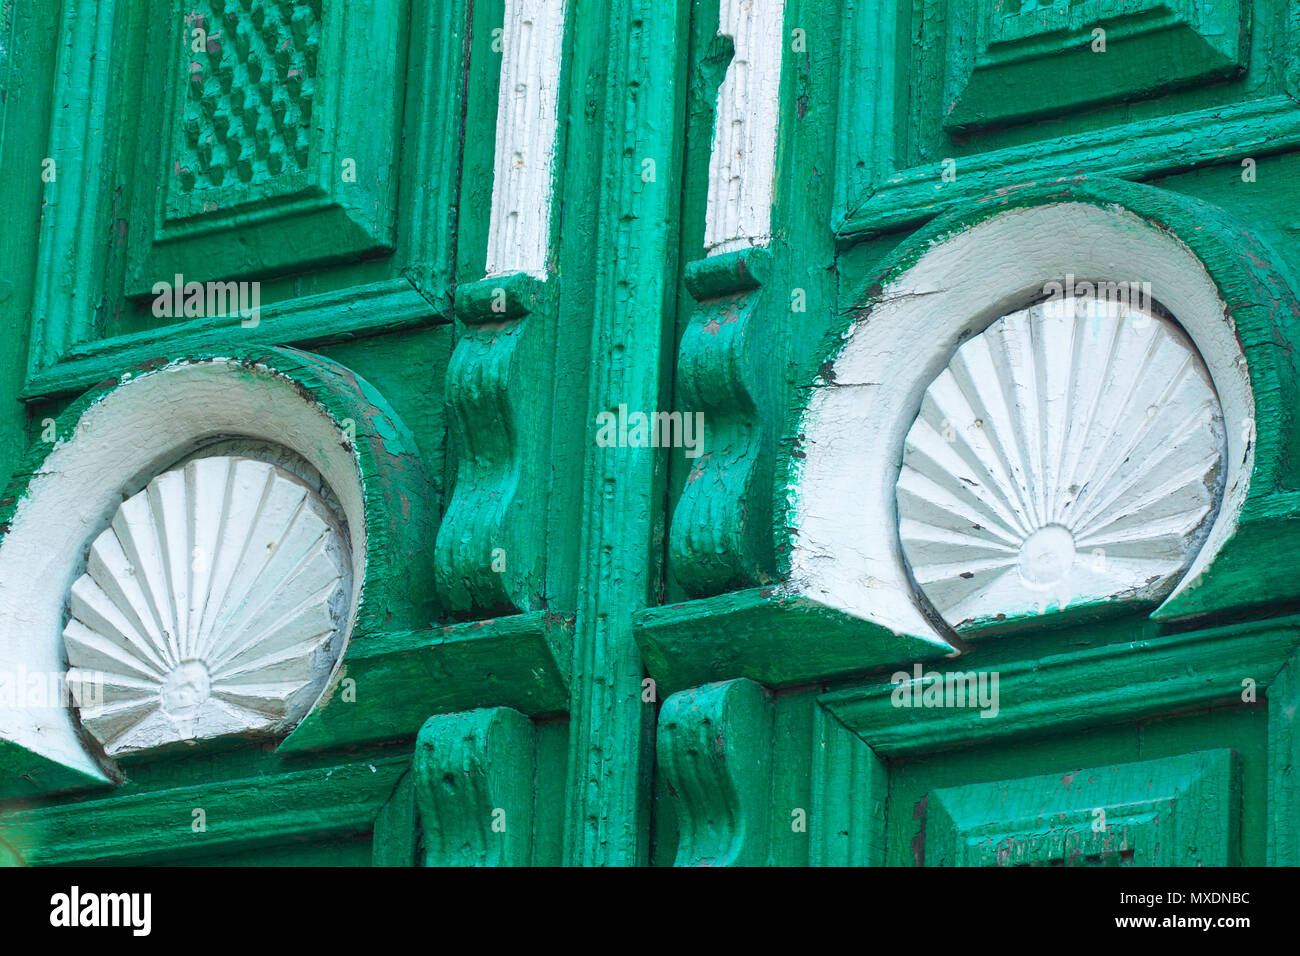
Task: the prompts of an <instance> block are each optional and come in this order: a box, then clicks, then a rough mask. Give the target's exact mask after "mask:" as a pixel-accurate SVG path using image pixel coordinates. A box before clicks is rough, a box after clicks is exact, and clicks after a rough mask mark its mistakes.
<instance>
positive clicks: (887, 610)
mask: <svg viewBox="0 0 1300 956" xmlns="http://www.w3.org/2000/svg"><path fill="white" fill-rule="evenodd" d="M1068 275H1074V276H1080V277H1090V278H1103V279H1113V280H1115V281H1120V280H1130V281H1138V282H1149V283H1150V284H1151V285H1150V288H1151V294H1152V298H1154V299H1155V300H1156V301H1158V302H1160V303H1161V304H1162V305H1163V306H1164V307H1165V308H1166V309H1167V310H1168V311H1169V312H1170V313H1171V314H1172V315H1173V316H1174V317H1175V318H1176V319H1177V320H1178V322H1179V324H1180V325H1181V326H1182V328H1183V330H1184V331H1185V332H1186V333H1187V334H1188V335H1189V336H1190V338H1191V339H1192V341H1193V343H1194V344H1195V346H1196V349H1197V351H1198V352H1199V353H1200V355H1201V357H1202V359H1203V360H1204V362H1205V365H1206V368H1207V370H1208V371H1209V374H1210V378H1211V379H1212V381H1213V383H1214V388H1215V391H1216V393H1217V395H1218V398H1219V404H1220V406H1221V408H1222V413H1223V419H1224V420H1225V421H1226V422H1227V423H1228V425H1229V427H1228V428H1227V429H1226V431H1227V435H1226V440H1227V454H1226V457H1225V459H1224V461H1225V469H1224V471H1225V474H1224V486H1223V487H1224V491H1223V496H1222V501H1221V504H1220V507H1219V511H1218V514H1217V516H1216V517H1215V519H1214V522H1213V524H1212V526H1211V528H1210V531H1209V533H1208V535H1207V537H1206V539H1205V542H1204V544H1203V545H1202V546H1201V549H1200V551H1199V552H1198V553H1197V556H1196V558H1195V559H1194V561H1193V562H1192V565H1191V567H1190V568H1188V570H1187V572H1186V573H1185V574H1184V575H1183V577H1182V578H1181V579H1180V581H1179V583H1178V584H1177V585H1176V586H1175V588H1174V590H1173V591H1172V592H1171V595H1170V598H1172V597H1174V596H1176V595H1178V593H1179V592H1180V591H1181V590H1182V589H1183V588H1185V587H1187V586H1188V585H1189V583H1190V582H1192V581H1194V580H1195V579H1196V576H1197V575H1198V574H1199V573H1200V570H1201V569H1202V568H1204V567H1205V566H1207V565H1208V563H1209V562H1210V561H1212V560H1213V558H1214V556H1215V555H1216V554H1217V553H1218V551H1219V549H1220V548H1221V547H1222V546H1223V544H1224V542H1225V541H1226V540H1227V539H1228V537H1229V536H1230V535H1231V533H1232V531H1233V529H1234V528H1235V527H1236V523H1237V520H1238V517H1239V515H1240V513H1241V507H1242V504H1243V502H1244V501H1245V498H1246V493H1247V490H1248V486H1249V481H1250V475H1251V470H1252V468H1253V466H1254V447H1253V444H1252V443H1248V442H1247V441H1246V436H1245V435H1244V434H1243V430H1242V429H1241V428H1240V427H1238V426H1237V423H1240V422H1244V421H1253V420H1254V417H1255V416H1254V407H1255V406H1254V397H1253V395H1252V393H1251V388H1250V376H1249V368H1248V366H1247V362H1246V358H1245V356H1244V355H1243V354H1242V352H1241V347H1240V344H1239V343H1238V341H1237V337H1236V333H1235V331H1234V329H1233V325H1232V319H1231V316H1230V315H1229V313H1228V310H1227V307H1226V305H1225V304H1224V302H1223V301H1222V300H1221V299H1220V297H1219V295H1218V291H1217V289H1216V287H1215V284H1214V281H1213V280H1212V279H1211V278H1210V276H1209V274H1208V273H1207V272H1206V270H1205V267H1204V266H1203V265H1202V264H1201V262H1200V261H1199V260H1198V259H1197V258H1196V257H1195V256H1194V255H1193V254H1192V253H1191V251H1190V250H1189V249H1188V248H1187V247H1186V246H1185V245H1184V244H1183V243H1181V242H1179V241H1178V239H1177V238H1176V237H1175V236H1172V235H1170V234H1169V233H1168V232H1165V231H1163V230H1161V229H1159V228H1157V227H1156V226H1154V225H1152V224H1151V223H1149V222H1147V221H1145V220H1143V219H1141V218H1140V217H1138V216H1136V215H1134V214H1132V213H1130V212H1128V211H1126V210H1123V209H1121V208H1119V207H1114V206H1108V207H1101V206H1096V205H1092V204H1089V203H1077V202H1063V203H1057V204H1048V205H1042V206H1035V207H1029V208H1020V209H1013V210H1008V211H1006V212H1003V213H1000V214H998V215H995V216H993V217H991V218H989V219H985V220H983V221H982V222H980V223H978V224H976V225H974V226H972V227H970V228H967V229H965V230H962V231H960V232H957V233H954V234H953V235H951V236H949V237H947V238H945V239H944V240H943V241H941V242H936V243H935V244H934V245H932V246H931V247H930V248H929V249H928V250H927V251H926V252H925V253H924V254H923V255H921V257H920V258H919V259H918V260H917V261H916V263H915V264H914V265H913V266H911V267H910V268H909V269H907V270H906V271H905V272H903V273H901V274H899V275H898V276H897V277H896V278H894V279H893V280H892V281H890V282H889V283H888V284H887V286H886V287H885V288H884V289H883V290H882V293H881V295H880V297H879V299H878V301H877V303H876V304H875V306H874V307H873V308H871V309H870V310H869V312H866V313H864V314H863V315H862V316H860V317H859V319H858V321H857V322H855V323H854V325H853V326H852V327H851V328H850V330H849V331H848V332H847V333H846V335H845V338H844V342H843V344H842V346H841V347H840V350H839V352H838V354H837V355H836V356H835V357H834V359H833V361H832V362H831V363H830V367H829V369H828V371H827V372H825V373H823V374H822V375H821V377H820V378H819V380H818V382H817V383H816V385H817V387H815V388H814V389H813V394H812V396H811V397H810V398H809V400H808V404H807V406H806V407H805V409H804V411H803V414H802V415H801V419H800V423H799V425H798V428H797V431H798V433H800V434H802V435H803V436H804V440H803V443H802V446H801V451H802V453H803V455H804V457H803V458H801V459H799V460H798V461H797V462H796V473H795V474H794V475H792V481H791V482H790V486H789V487H787V488H786V489H784V494H785V496H786V499H787V502H788V508H789V511H788V514H787V521H788V523H789V524H790V525H791V526H792V532H791V538H790V541H789V547H790V576H789V579H788V580H787V582H786V584H785V585H784V586H783V588H782V590H783V592H784V593H787V594H792V595H806V596H808V597H810V598H812V599H814V600H816V601H819V602H820V603H823V604H826V605H828V606H831V607H834V608H837V609H839V610H842V611H844V612H845V613H848V614H851V615H853V616H856V617H859V618H862V619H865V620H869V621H873V622H875V623H877V624H880V625H881V626H883V627H886V628H889V629H891V630H894V631H896V632H898V633H903V634H913V635H920V636H925V637H928V638H930V639H936V638H940V635H939V633H938V631H937V629H936V627H935V625H934V623H933V622H932V621H931V618H930V617H929V616H928V615H927V613H926V612H925V611H924V610H923V608H922V605H921V602H920V599H919V597H918V595H917V594H916V592H915V589H914V587H913V585H912V582H911V580H910V579H909V576H908V573H907V568H906V565H905V563H904V560H903V554H902V546H901V541H900V537H899V530H898V515H897V510H896V499H895V486H896V484H897V482H898V476H899V469H900V465H901V462H902V460H903V451H904V444H905V441H906V438H907V433H908V431H909V430H910V428H911V426H912V422H913V421H915V419H916V416H917V414H918V412H919V411H920V408H921V402H922V399H923V397H924V395H925V392H926V389H927V388H928V387H929V385H930V383H931V382H933V381H934V380H935V379H936V378H937V377H938V376H939V374H940V373H941V372H942V371H943V370H944V368H945V367H947V365H948V363H949V362H950V361H951V359H952V356H953V354H954V353H955V352H956V351H957V348H958V346H959V345H960V344H961V343H962V342H963V341H965V340H966V339H968V338H970V337H972V336H975V335H978V334H979V333H981V332H983V331H984V330H985V329H986V328H987V327H988V326H989V325H990V324H991V323H992V322H994V321H995V320H996V319H998V318H1000V317H1001V316H1003V315H1006V314H1007V313H1008V312H1010V311H1012V310H1014V309H1017V308H1020V307H1022V306H1023V305H1024V304H1025V303H1026V302H1031V301H1033V300H1034V299H1036V298H1038V297H1040V296H1041V295H1042V294H1043V292H1044V284H1045V283H1046V282H1048V281H1051V280H1057V281H1059V280H1061V279H1062V278H1063V277H1065V276H1068ZM1170 598H1167V599H1166V600H1169V599H1170Z"/></svg>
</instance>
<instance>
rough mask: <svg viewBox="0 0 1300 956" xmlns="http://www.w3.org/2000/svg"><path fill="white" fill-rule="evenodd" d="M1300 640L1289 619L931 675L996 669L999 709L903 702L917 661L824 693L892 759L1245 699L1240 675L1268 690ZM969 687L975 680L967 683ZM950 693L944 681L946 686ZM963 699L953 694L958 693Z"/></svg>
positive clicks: (959, 665) (977, 661)
mask: <svg viewBox="0 0 1300 956" xmlns="http://www.w3.org/2000/svg"><path fill="white" fill-rule="evenodd" d="M1297 642H1300V632H1298V631H1297V630H1296V629H1295V625H1294V624H1293V623H1290V622H1289V621H1283V622H1268V623H1264V624H1260V623H1256V624H1251V625H1238V626H1228V627H1221V628H1211V629H1207V630H1202V631H1188V632H1184V633H1180V634H1170V635H1165V636H1160V637H1151V638H1147V639H1143V640H1137V641H1124V642H1120V643H1114V644H1107V645H1104V646H1100V647H1091V648H1084V649H1081V650H1069V651H1065V652H1058V653H1052V654H1046V655H1040V654H1034V653H1032V652H1031V653H1030V654H1029V655H1028V656H1024V657H1019V658H1018V659H1017V658H1013V659H1011V660H1009V661H1008V660H1000V659H998V658H996V657H994V658H992V659H985V660H981V658H980V657H979V655H972V656H969V657H964V658H961V659H959V660H957V661H954V662H951V663H946V664H944V665H942V666H936V665H933V664H930V665H926V666H925V668H924V670H923V675H925V674H929V673H937V674H941V675H944V679H945V682H946V680H947V675H949V674H952V675H954V676H955V675H959V674H960V675H966V676H968V675H972V674H974V675H977V676H978V674H980V673H983V674H985V675H988V678H987V679H988V680H991V676H992V675H994V674H996V675H997V680H998V708H997V713H996V716H994V717H991V718H985V717H981V716H980V714H981V712H982V710H981V709H980V708H976V707H969V706H968V707H951V706H949V707H943V706H940V707H929V706H902V705H901V704H899V703H897V702H898V701H901V700H902V699H903V698H902V697H901V695H900V694H899V687H900V686H902V682H903V681H905V680H911V679H913V678H914V670H913V669H912V668H909V669H906V670H903V671H900V672H896V675H901V676H896V675H890V676H889V677H888V678H886V679H885V681H883V682H881V683H876V684H874V685H869V686H867V687H862V688H852V689H847V690H841V691H834V692H831V693H829V694H826V695H824V696H823V697H822V698H821V699H820V700H821V704H822V706H823V707H825V708H826V709H827V710H828V711H830V712H831V713H832V714H833V715H835V716H836V717H837V718H838V719H839V720H840V721H842V722H843V723H844V724H845V726H847V727H849V728H850V729H852V730H853V732H854V733H856V734H858V736H860V737H861V738H862V739H863V740H865V741H866V742H867V743H868V744H870V745H871V747H872V749H873V750H875V751H876V753H878V754H881V755H884V756H894V755H899V754H912V753H921V752H926V751H934V750H943V749H950V748H955V747H962V746H969V745H971V744H973V743H976V742H985V741H989V740H997V739H1005V738H1007V737H1011V736H1016V735H1022V734H1027V733H1034V732H1055V733H1059V732H1061V731H1063V730H1066V729H1068V728H1077V727H1089V726H1098V725H1102V724H1106V723H1109V722H1117V721H1123V720H1133V719H1136V718H1139V717H1144V716H1147V715H1151V714H1159V713H1171V712H1176V711H1179V710H1182V709H1185V708H1188V707H1208V706H1211V705H1214V704H1224V703H1233V702H1238V703H1239V702H1241V700H1242V696H1241V695H1242V689H1243V684H1242V681H1243V680H1245V679H1250V680H1252V681H1254V682H1255V685H1256V686H1258V687H1259V688H1267V687H1268V686H1269V684H1270V682H1271V681H1272V680H1273V678H1274V676H1275V675H1276V674H1277V673H1278V670H1279V669H1280V668H1281V667H1282V665H1283V664H1284V663H1285V661H1286V660H1287V659H1288V658H1289V657H1290V655H1291V654H1292V653H1293V651H1294V650H1295V648H1296V645H1297ZM965 686H970V684H969V682H967V683H966V685H965ZM945 693H946V684H945ZM954 698H955V694H954Z"/></svg>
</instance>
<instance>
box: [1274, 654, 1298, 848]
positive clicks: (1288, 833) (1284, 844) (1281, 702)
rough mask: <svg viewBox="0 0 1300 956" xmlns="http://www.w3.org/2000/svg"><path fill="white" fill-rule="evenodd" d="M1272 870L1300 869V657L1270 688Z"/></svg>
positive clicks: (1290, 662)
mask: <svg viewBox="0 0 1300 956" xmlns="http://www.w3.org/2000/svg"><path fill="white" fill-rule="evenodd" d="M1267 694H1268V852H1267V861H1268V865H1269V866H1300V654H1292V655H1291V658H1290V659H1289V660H1288V661H1287V662H1286V664H1284V665H1283V666H1282V669H1281V670H1280V671H1278V673H1277V676H1276V677H1274V678H1273V680H1272V682H1271V683H1270V684H1269V685H1268V691H1267Z"/></svg>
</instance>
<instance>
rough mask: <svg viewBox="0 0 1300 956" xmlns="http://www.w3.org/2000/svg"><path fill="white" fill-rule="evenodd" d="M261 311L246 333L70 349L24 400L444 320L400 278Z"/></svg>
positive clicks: (153, 336) (229, 323)
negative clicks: (191, 360)
mask: <svg viewBox="0 0 1300 956" xmlns="http://www.w3.org/2000/svg"><path fill="white" fill-rule="evenodd" d="M261 312H262V314H261V318H260V321H259V322H258V324H257V325H256V326H253V327H250V328H245V327H244V326H243V325H242V324H241V322H242V320H241V319H240V317H239V316H238V315H226V316H212V317H205V318H201V319H195V320H193V321H191V322H185V323H181V324H180V325H178V326H176V327H174V328H166V329H151V330H147V331H143V332H134V333H129V334H126V335H120V336H114V337H113V338H109V339H101V340H99V341H95V342H89V343H86V344H84V345H81V346H78V347H76V348H72V349H69V350H68V351H67V353H66V356H65V357H64V358H63V360H61V361H60V362H58V363H57V364H55V365H52V366H51V367H49V368H46V369H43V370H42V371H40V372H38V373H37V374H36V375H33V376H32V377H31V378H30V379H29V380H28V381H27V384H26V387H25V388H24V390H23V398H24V399H25V400H26V401H35V400H36V399H42V398H49V397H53V396H59V395H67V394H71V393H73V392H79V391H82V390H84V389H86V388H88V387H90V386H92V385H96V384H98V383H100V382H102V381H104V380H105V379H106V378H109V377H111V376H113V375H114V374H115V373H116V372H118V371H120V370H121V369H122V367H123V366H130V365H140V364H144V363H147V362H149V361H151V360H153V359H156V358H157V357H158V356H159V355H160V354H176V353H177V352H182V353H188V354H195V353H202V352H205V351H217V350H220V349H221V348H222V347H246V346H249V345H259V344H281V343H283V344H286V345H293V346H298V347H303V348H319V347H321V346H324V345H329V344H332V343H337V342H342V341H347V340H349V339H354V338H357V337H358V336H362V335H367V334H380V333H385V332H395V331H400V330H403V329H413V328H422V327H425V326H429V325H433V324H436V323H440V322H446V321H448V320H447V319H446V318H442V317H440V316H439V315H438V314H437V313H436V312H435V311H434V310H433V307H432V306H431V305H430V304H429V302H428V301H427V300H426V299H424V298H423V297H422V296H421V295H420V294H419V293H418V292H416V290H415V289H414V288H413V287H412V285H411V284H410V282H408V281H406V280H405V279H389V280H385V281H382V282H377V283H373V284H371V285H367V286H363V287H360V288H358V287H356V286H352V287H350V288H347V289H344V290H339V291H336V292H324V293H319V294H317V295H311V296H305V297H303V298H301V299H289V300H285V301H282V302H276V303H272V304H270V305H266V306H263V307H262V310H261Z"/></svg>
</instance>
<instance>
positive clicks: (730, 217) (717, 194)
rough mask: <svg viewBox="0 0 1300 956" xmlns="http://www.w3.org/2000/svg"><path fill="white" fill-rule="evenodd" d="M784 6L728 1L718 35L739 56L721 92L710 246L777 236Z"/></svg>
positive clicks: (763, 0) (774, 1)
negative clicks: (775, 191) (774, 210)
mask: <svg viewBox="0 0 1300 956" xmlns="http://www.w3.org/2000/svg"><path fill="white" fill-rule="evenodd" d="M784 15H785V0H722V4H721V6H720V8H719V11H718V35H719V36H727V37H731V40H732V44H733V46H734V48H735V53H734V55H733V56H732V60H731V64H730V66H729V67H728V68H727V75H726V76H725V77H724V78H723V81H722V85H721V86H719V87H718V107H717V114H716V119H715V121H714V127H713V152H712V154H711V155H710V157H709V195H708V204H707V207H706V211H705V225H704V245H705V248H706V249H707V250H708V251H709V253H710V254H714V253H721V252H729V251H731V250H733V249H743V248H745V247H748V246H765V245H767V244H768V242H769V241H770V240H771V233H772V190H773V182H774V179H775V175H776V130H777V119H778V116H779V114H780V104H781V52H782V47H783V44H782V32H781V31H782V20H783V18H784Z"/></svg>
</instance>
